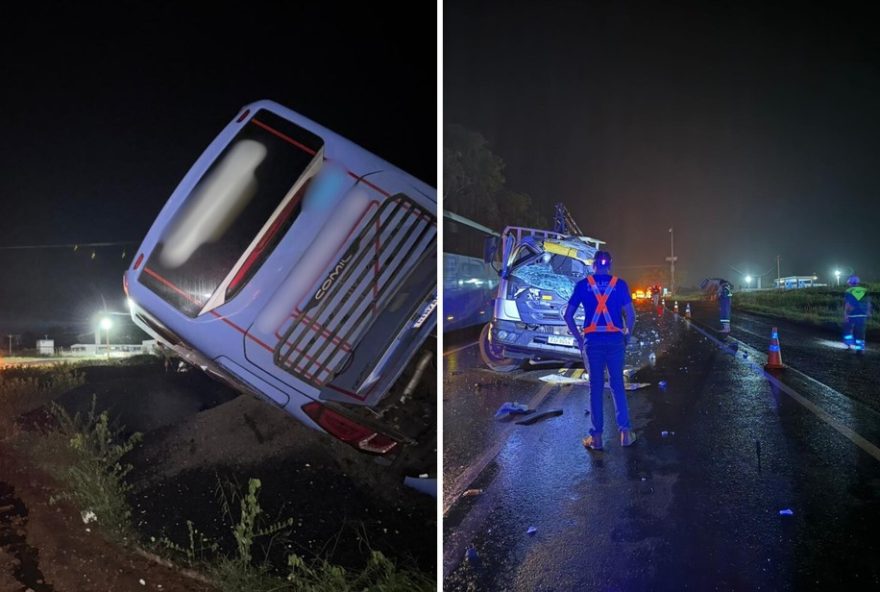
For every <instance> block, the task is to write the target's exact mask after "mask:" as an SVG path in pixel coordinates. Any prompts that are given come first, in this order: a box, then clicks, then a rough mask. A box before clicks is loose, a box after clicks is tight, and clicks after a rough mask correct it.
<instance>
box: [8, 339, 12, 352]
mask: <svg viewBox="0 0 880 592" xmlns="http://www.w3.org/2000/svg"><path fill="white" fill-rule="evenodd" d="M8 337H9V357H12V335H8Z"/></svg>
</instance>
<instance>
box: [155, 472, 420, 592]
mask: <svg viewBox="0 0 880 592" xmlns="http://www.w3.org/2000/svg"><path fill="white" fill-rule="evenodd" d="M261 486H262V484H261V482H260V480H259V479H250V481H249V482H248V489H247V492H246V493H244V494H241V493H240V492H238V491H237V489H236V488H234V487H232V486H230V485H228V484H227V485H226V486H222V485H220V486H218V488H217V492H218V496H219V497H220V501H221V508H222V511H223V514H224V517H225V519H226V520H227V522H228V523H229V524H230V528H231V531H232V535H233V537H234V539H235V543H236V548H235V552H234V553H232V554H222V553H220V552H219V549H220V545H219V544H218V543H217V542H214V541H210V540H209V539H207V538H206V537H205V536H204V535H203V534H202V533H200V532H199V531H198V530H197V529H195V528H194V527H193V526H192V523H191V522H187V529H188V531H189V535H188V539H189V540H188V546H187V547H184V546H181V545H177V544H175V543H174V542H172V541H171V540H170V539H168V538H167V537H165V538H163V539H161V540H160V541H159V544H160V546H162V547H164V548H165V549H166V550H168V551H172V552H175V553H176V554H177V555H178V556H179V557H181V558H182V559H184V560H185V561H186V562H187V563H188V564H189V565H190V566H194V567H198V566H199V564H201V566H202V567H203V569H205V570H206V571H207V572H208V573H209V574H210V576H209V577H210V579H211V580H213V581H214V582H215V583H216V585H217V586H218V588H219V589H220V590H221V591H222V592H429V591H433V590H435V589H436V586H437V584H436V582H435V580H434V579H432V578H430V577H429V576H427V575H425V574H422V573H421V572H418V571H415V570H408V569H401V568H399V567H398V566H397V565H396V564H395V563H394V562H393V561H392V560H390V559H388V558H387V557H385V556H384V555H383V554H382V553H380V552H378V551H373V552H372V553H371V555H370V558H369V560H368V562H367V564H366V566H365V567H364V568H363V569H361V570H360V571H356V570H347V569H345V568H343V567H341V566H339V565H335V564H332V563H330V562H329V561H326V560H314V561H307V560H306V559H304V558H303V557H301V556H299V555H295V554H292V555H288V556H287V566H286V568H287V569H286V573H285V572H284V571H282V570H281V569H280V568H279V567H278V566H271V565H269V564H268V563H267V562H266V561H265V560H263V561H261V562H258V561H255V558H254V554H255V550H256V549H255V545H256V544H257V541H258V540H266V539H268V545H269V546H271V545H272V544H273V542H274V541H275V538H276V537H277V536H281V537H282V538H284V537H285V536H286V534H287V532H288V531H289V529H290V527H291V526H292V525H293V518H287V519H283V520H276V521H274V522H269V521H267V519H266V517H265V514H264V511H263V509H262V507H261V506H260V503H259V492H260V488H261ZM236 506H237V510H238V511H237V514H238V517H237V519H236V517H235V510H234V508H235V507H236ZM268 554H269V553H268V549H265V550H264V556H268ZM206 555H211V557H206Z"/></svg>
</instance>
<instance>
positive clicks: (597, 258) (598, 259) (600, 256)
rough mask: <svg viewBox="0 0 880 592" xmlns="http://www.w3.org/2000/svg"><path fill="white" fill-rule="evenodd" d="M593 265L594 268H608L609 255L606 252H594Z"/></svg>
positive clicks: (609, 263) (609, 262) (609, 264)
mask: <svg viewBox="0 0 880 592" xmlns="http://www.w3.org/2000/svg"><path fill="white" fill-rule="evenodd" d="M593 265H594V266H595V267H610V266H611V253H609V252H608V251H596V254H595V255H593Z"/></svg>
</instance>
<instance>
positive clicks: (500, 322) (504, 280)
mask: <svg viewBox="0 0 880 592" xmlns="http://www.w3.org/2000/svg"><path fill="white" fill-rule="evenodd" d="M602 244H604V242H603V241H600V240H597V239H594V238H590V237H587V236H572V235H567V234H562V233H559V232H554V231H552V230H540V229H536V228H521V227H516V226H508V227H507V228H505V229H504V232H502V233H501V237H500V239H498V240H497V242H496V244H495V248H494V249H488V250H487V251H488V252H487V256H486V260H490V259H492V258H496V259H497V257H498V256H500V268H499V269H498V273H499V277H500V280H499V282H498V290H497V294H496V298H495V306H494V309H493V316H492V320H491V322H489V323H488V324H487V325H486V326H485V327H484V328H483V332H482V334H481V336H480V354H481V357H482V359H483V362H484V363H485V364H486V365H487V366H488V367H490V368H492V369H493V370H495V371H498V372H508V371H511V370H514V369H516V368H518V367H519V366H520V365H521V364H522V362H523V361H524V360H527V359H542V360H548V359H550V360H580V359H581V354H580V351H579V350H578V347H577V342H576V341H575V338H574V336H572V335H571V333H570V332H569V331H568V327H567V326H566V324H565V320H564V319H563V318H562V315H563V314H564V313H565V309H566V307H567V306H568V299H569V298H570V297H571V294H572V291H573V290H574V286H575V284H576V283H577V282H578V281H580V280H582V279H583V278H584V277H586V276H587V274H588V273H592V264H593V255H594V254H595V253H596V251H597V250H598V249H599V247H600V245H602ZM493 252H494V254H495V255H494V256H492V257H490V255H491V254H492V253H493ZM583 315H584V313H583V309H580V310H579V311H578V313H577V315H576V316H575V319H576V321H577V323H578V325H582V324H583V319H584V316H583Z"/></svg>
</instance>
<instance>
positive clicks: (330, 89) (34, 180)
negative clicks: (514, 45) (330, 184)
mask: <svg viewBox="0 0 880 592" xmlns="http://www.w3.org/2000/svg"><path fill="white" fill-rule="evenodd" d="M15 4H16V6H17V8H15V9H10V8H8V7H4V14H3V23H4V27H3V29H4V30H3V35H2V37H0V49H2V56H3V58H2V60H0V89H2V92H0V107H2V108H0V121H2V135H0V167H2V168H0V171H2V172H0V200H2V215H0V264H2V265H3V268H4V273H3V281H2V282H0V333H5V332H9V331H15V332H22V331H26V330H37V331H43V330H45V328H46V327H48V326H51V325H67V324H76V325H77V326H79V327H81V330H82V331H90V330H91V329H90V327H91V326H92V324H93V322H92V320H91V319H92V318H93V317H94V313H95V311H97V310H99V309H100V308H102V307H103V304H102V297H103V300H104V301H106V303H107V308H108V309H109V310H117V311H121V310H124V302H123V300H124V298H123V294H122V272H123V270H124V269H125V268H126V267H127V266H128V264H129V263H130V261H131V259H132V257H133V254H134V250H135V249H136V248H137V245H138V244H139V242H140V241H141V239H142V238H143V237H144V235H145V234H146V232H147V230H148V228H149V226H150V225H151V224H152V222H153V220H154V218H155V216H156V214H157V213H158V212H159V210H160V209H161V207H162V206H163V205H164V203H165V201H166V200H167V199H168V197H169V196H170V194H171V192H172V190H173V189H174V187H175V186H176V185H177V183H178V182H179V181H180V179H181V178H182V177H183V175H184V174H185V172H186V171H187V170H188V168H189V167H190V166H191V165H192V163H193V162H195V160H196V158H197V157H198V156H199V154H200V153H201V152H202V150H204V148H205V147H206V146H207V145H208V143H209V142H210V141H211V140H212V139H213V138H214V136H216V135H217V134H218V133H219V132H220V130H221V129H222V128H223V126H225V125H226V123H228V122H229V121H230V120H231V119H232V118H233V117H234V116H235V115H236V114H237V113H238V111H239V109H240V108H241V107H242V106H243V105H245V104H246V103H249V102H251V101H254V100H258V99H264V98H265V99H272V100H275V101H278V102H279V103H281V104H283V105H286V106H288V107H290V108H292V109H293V110H295V111H298V112H300V113H302V114H304V115H306V116H307V117H310V118H311V119H313V120H315V121H317V122H319V123H321V124H323V125H325V126H327V127H328V128H330V129H332V130H334V131H336V132H337V133H339V134H341V135H343V136H345V137H348V138H349V139H351V140H353V141H355V142H357V143H358V144H360V145H361V146H363V147H365V148H366V149H368V150H370V151H372V152H374V153H376V154H378V155H379V156H381V157H383V158H385V159H386V160H389V161H390V162H392V163H393V164H395V165H397V166H399V167H400V168H402V169H404V170H406V171H408V172H410V173H412V174H413V175H415V176H416V177H418V178H420V179H422V180H424V181H426V182H428V183H430V184H434V185H435V184H436V125H437V124H436V104H437V98H436V95H437V88H436V7H435V6H432V5H430V4H429V3H425V4H424V5H422V3H418V2H416V3H412V4H411V5H410V6H409V8H408V9H407V11H405V12H401V11H400V10H394V11H392V10H391V9H390V8H387V7H383V6H382V5H381V4H376V3H367V2H363V3H360V4H358V5H355V6H353V7H347V8H345V9H342V7H340V6H338V5H335V4H333V3H324V2H277V3H268V2H263V3H260V2H247V3H236V4H234V5H233V4H229V5H224V4H223V3H217V2H212V3H198V7H196V6H195V5H196V4H197V3H187V2H155V1H152V2H124V1H117V2H112V3H106V4H104V5H101V4H96V3H94V2H86V3H73V2H63V3H46V2H33V3H15ZM190 4H192V5H193V7H189V5H190ZM401 20H403V22H404V23H406V26H401V24H400V21H401ZM92 242H130V243H131V244H129V245H127V246H126V245H119V246H114V247H109V248H98V249H91V248H82V247H81V248H79V249H77V250H76V251H74V250H73V248H72V247H69V248H55V249H31V250H10V249H4V248H5V247H10V246H23V245H63V244H81V243H92ZM93 251H94V254H95V257H94V259H93V258H92V252H93ZM123 252H124V253H125V255H124V256H123Z"/></svg>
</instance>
